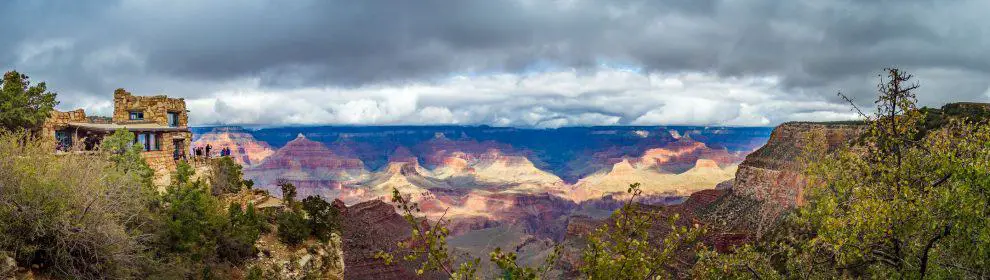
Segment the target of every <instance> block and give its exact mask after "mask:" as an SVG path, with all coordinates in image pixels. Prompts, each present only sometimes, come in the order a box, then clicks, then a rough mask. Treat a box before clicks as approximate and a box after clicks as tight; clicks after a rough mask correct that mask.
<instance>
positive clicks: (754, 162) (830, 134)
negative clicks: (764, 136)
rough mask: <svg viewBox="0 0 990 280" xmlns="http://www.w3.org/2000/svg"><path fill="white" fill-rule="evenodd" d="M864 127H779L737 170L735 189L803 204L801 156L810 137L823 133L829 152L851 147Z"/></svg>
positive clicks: (793, 124) (800, 123)
mask: <svg viewBox="0 0 990 280" xmlns="http://www.w3.org/2000/svg"><path fill="white" fill-rule="evenodd" d="M862 129H863V126H862V125H858V124H843V123H807V122H790V123H784V124H781V125H780V126H777V128H776V129H774V130H773V133H771V134H770V140H768V141H767V144H766V145H764V146H763V147H761V148H760V149H758V150H756V151H755V152H753V153H750V154H749V155H748V156H746V160H744V161H743V162H742V163H741V164H739V169H738V171H736V176H735V181H734V182H733V183H732V189H733V191H734V192H735V193H737V194H740V195H747V196H752V197H754V198H757V199H760V200H769V201H774V202H776V203H779V204H782V205H791V206H793V205H801V204H803V203H804V202H803V191H804V185H805V181H804V175H803V174H802V170H801V166H800V156H801V153H802V149H803V148H804V147H805V140H804V138H805V137H806V134H807V133H809V132H811V131H815V130H818V131H822V132H823V133H824V135H825V139H826V141H827V145H828V149H829V151H832V150H835V149H836V148H838V147H841V146H844V145H848V144H849V143H850V142H851V141H853V140H855V138H856V137H858V135H859V134H860V132H861V131H862Z"/></svg>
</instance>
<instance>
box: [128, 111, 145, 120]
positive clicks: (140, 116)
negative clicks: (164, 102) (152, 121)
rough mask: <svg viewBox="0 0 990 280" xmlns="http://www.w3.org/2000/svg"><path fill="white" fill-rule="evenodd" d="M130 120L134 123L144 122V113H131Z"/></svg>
mask: <svg viewBox="0 0 990 280" xmlns="http://www.w3.org/2000/svg"><path fill="white" fill-rule="evenodd" d="M130 119H131V120H132V121H137V120H143V119H144V112H142V111H131V115H130Z"/></svg>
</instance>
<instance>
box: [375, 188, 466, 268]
mask: <svg viewBox="0 0 990 280" xmlns="http://www.w3.org/2000/svg"><path fill="white" fill-rule="evenodd" d="M392 203H395V204H396V206H397V207H398V208H399V211H400V212H401V213H402V217H403V218H404V219H405V220H406V222H407V223H409V226H410V227H412V236H411V237H410V239H409V240H408V241H405V242H401V243H399V247H400V248H402V249H403V250H405V251H404V252H401V253H400V254H401V257H402V259H403V260H405V261H414V260H417V259H422V260H423V262H422V263H421V264H420V268H419V269H417V270H416V274H417V275H423V274H425V273H426V272H433V271H439V272H442V273H444V275H447V277H449V278H450V279H478V275H477V273H478V269H477V267H478V263H479V262H481V259H478V258H474V259H471V260H469V261H465V262H461V263H460V264H459V265H457V264H455V261H454V259H453V258H452V257H451V256H450V252H449V251H450V249H449V247H448V246H447V236H448V235H450V230H448V229H447V227H446V226H445V225H444V224H443V223H444V222H445V221H444V217H445V216H446V213H444V215H443V216H441V217H440V218H439V219H437V221H436V222H435V223H433V224H432V225H430V223H429V221H426V220H425V219H424V218H420V217H417V216H416V215H415V213H418V212H420V209H419V204H418V203H415V202H412V201H411V200H409V199H408V198H406V197H403V196H402V195H401V194H400V193H399V190H398V189H395V188H393V189H392ZM375 257H376V258H378V259H382V260H383V261H384V262H385V264H386V265H391V264H392V263H394V262H395V255H394V254H393V252H377V253H376V254H375Z"/></svg>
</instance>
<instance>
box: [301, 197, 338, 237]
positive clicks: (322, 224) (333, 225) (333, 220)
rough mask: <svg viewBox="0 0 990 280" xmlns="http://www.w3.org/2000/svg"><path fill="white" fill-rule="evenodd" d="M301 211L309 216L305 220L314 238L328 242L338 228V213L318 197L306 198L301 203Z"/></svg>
mask: <svg viewBox="0 0 990 280" xmlns="http://www.w3.org/2000/svg"><path fill="white" fill-rule="evenodd" d="M302 207H303V210H305V211H306V214H307V215H308V216H309V217H308V219H307V220H306V222H307V224H309V228H310V231H311V233H312V235H313V236H314V237H316V238H317V239H319V240H320V241H323V242H326V241H327V240H330V235H331V234H332V233H333V231H334V230H337V229H339V228H340V211H339V210H337V208H334V207H333V206H332V205H330V203H329V202H327V201H326V200H323V199H322V198H320V197H318V196H308V197H306V198H305V199H303V201H302Z"/></svg>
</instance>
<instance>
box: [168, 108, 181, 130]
mask: <svg viewBox="0 0 990 280" xmlns="http://www.w3.org/2000/svg"><path fill="white" fill-rule="evenodd" d="M168 126H171V127H178V126H179V113H176V112H168Z"/></svg>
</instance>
